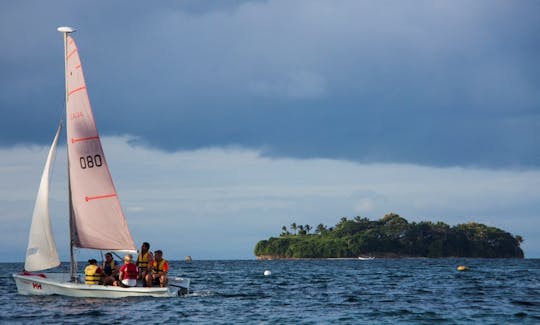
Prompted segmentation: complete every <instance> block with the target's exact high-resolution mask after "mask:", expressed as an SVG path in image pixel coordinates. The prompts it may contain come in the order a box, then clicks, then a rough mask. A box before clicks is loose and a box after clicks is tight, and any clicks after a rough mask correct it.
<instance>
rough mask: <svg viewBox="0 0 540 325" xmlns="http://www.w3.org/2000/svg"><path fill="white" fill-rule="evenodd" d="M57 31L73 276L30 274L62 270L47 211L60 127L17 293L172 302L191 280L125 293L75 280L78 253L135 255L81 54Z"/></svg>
mask: <svg viewBox="0 0 540 325" xmlns="http://www.w3.org/2000/svg"><path fill="white" fill-rule="evenodd" d="M58 31H59V32H61V33H63V34H64V59H65V77H66V133H67V139H68V145H67V146H68V196H69V224H70V239H71V240H70V243H71V245H70V255H71V272H70V273H32V272H37V271H42V270H47V269H51V268H54V267H57V266H59V265H60V259H59V258H58V252H57V250H56V245H55V241H54V237H53V235H52V230H51V222H50V217H49V207H48V200H49V177H50V171H51V163H52V161H53V158H54V155H55V153H56V145H57V143H58V138H59V135H60V131H61V129H62V123H60V125H59V126H58V130H57V131H56V136H55V137H54V141H53V143H52V145H51V148H50V150H49V154H48V156H47V160H46V163H45V167H44V169H43V174H42V176H41V182H40V185H39V190H38V194H37V198H36V203H35V206H34V213H33V216H32V224H31V226H30V235H29V240H28V249H27V251H26V260H25V263H24V270H25V271H24V272H21V273H15V274H13V278H14V279H15V283H16V285H17V290H18V291H19V293H20V294H23V295H53V294H58V295H64V296H73V297H95V298H121V297H131V296H153V297H171V296H178V294H179V293H185V292H187V291H188V290H189V279H184V278H177V277H176V278H175V277H171V276H169V285H168V286H167V287H164V288H161V287H159V288H158V287H152V288H146V287H132V288H122V287H114V286H104V285H89V284H85V283H84V281H81V280H80V279H79V276H78V275H77V263H76V260H75V256H74V248H88V249H97V250H109V251H124V252H132V253H136V248H135V244H134V241H133V239H132V237H131V233H130V231H129V228H128V225H127V221H126V218H125V217H124V213H123V212H122V207H121V205H120V200H119V199H118V195H117V193H116V189H115V186H114V184H113V181H112V177H111V174H110V171H109V168H108V166H107V161H106V160H105V155H104V153H103V148H102V147H101V141H100V137H99V133H98V130H97V128H96V124H95V121H94V115H93V113H92V108H91V107H90V101H89V99H88V93H87V90H86V83H85V80H84V75H83V71H82V66H81V60H80V57H79V53H78V49H77V46H76V44H75V41H74V39H73V38H72V37H71V36H70V33H72V32H74V29H72V28H70V27H59V28H58Z"/></svg>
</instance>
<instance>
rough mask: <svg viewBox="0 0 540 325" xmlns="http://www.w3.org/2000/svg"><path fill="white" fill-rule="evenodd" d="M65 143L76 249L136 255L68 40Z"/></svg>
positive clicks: (74, 51) (75, 54)
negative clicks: (132, 252) (124, 251)
mask: <svg viewBox="0 0 540 325" xmlns="http://www.w3.org/2000/svg"><path fill="white" fill-rule="evenodd" d="M66 88H67V89H66V91H67V99H66V100H67V108H66V110H67V111H66V124H67V142H68V159H69V179H70V184H69V186H70V191H71V210H72V213H71V214H72V216H71V232H72V240H73V245H74V246H76V247H81V248H92V249H103V250H135V244H134V242H133V239H132V237H131V233H130V232H129V228H128V225H127V222H126V218H125V216H124V213H123V212H122V207H121V205H120V200H119V199H118V194H117V193H116V189H115V187H114V184H113V181H112V178H111V174H110V171H109V167H108V166H107V161H106V159H105V155H104V153H103V148H102V147H101V141H100V138H99V133H98V131H97V128H96V123H95V120H94V115H93V113H92V108H91V106H90V100H89V98H88V92H87V90H86V83H85V81H84V75H83V70H82V66H81V60H80V57H79V53H78V50H77V45H76V44H75V41H74V40H73V38H72V37H70V36H68V37H67V51H66Z"/></svg>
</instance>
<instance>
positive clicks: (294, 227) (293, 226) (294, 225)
mask: <svg viewBox="0 0 540 325" xmlns="http://www.w3.org/2000/svg"><path fill="white" fill-rule="evenodd" d="M291 229H292V230H293V231H294V234H295V235H296V229H298V227H297V226H296V222H293V223H291Z"/></svg>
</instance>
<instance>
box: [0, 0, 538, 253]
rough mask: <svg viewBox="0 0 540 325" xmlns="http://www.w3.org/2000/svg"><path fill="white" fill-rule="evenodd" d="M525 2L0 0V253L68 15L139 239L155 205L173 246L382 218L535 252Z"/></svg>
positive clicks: (241, 243) (532, 68) (25, 198)
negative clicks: (471, 228) (496, 235)
mask: <svg viewBox="0 0 540 325" xmlns="http://www.w3.org/2000/svg"><path fill="white" fill-rule="evenodd" d="M539 13H540V2H538V1H520V2H511V1H407V2H403V1H352V0H351V1H275V0H269V1H216V2H215V1H160V2H157V3H152V6H149V5H147V4H146V3H144V2H142V1H114V2H111V1H92V2H73V1H49V2H44V1H37V0H35V1H3V2H0V44H1V46H0V72H1V73H0V112H1V114H2V118H1V119H0V153H1V154H2V157H1V160H0V161H1V164H0V184H1V185H0V193H3V196H2V199H0V203H1V204H0V207H1V208H0V209H1V210H0V215H1V216H2V217H3V218H4V219H5V220H8V224H9V226H10V227H12V228H9V229H15V230H14V231H11V230H10V231H8V232H6V233H4V234H3V236H4V238H5V239H6V240H8V239H9V240H13V243H16V249H15V250H13V249H10V250H9V251H10V252H14V253H13V256H14V257H13V258H14V259H17V258H18V256H21V257H20V258H21V259H22V254H23V252H24V247H25V240H26V233H27V227H28V225H27V224H25V223H23V222H22V221H25V220H28V222H29V220H30V214H31V211H32V206H33V200H34V196H35V191H36V190H37V183H38V181H39V175H40V172H41V168H42V164H43V161H44V159H45V157H44V155H45V154H44V152H45V151H46V149H45V147H46V146H47V145H49V143H50V141H51V139H52V136H53V134H54V131H55V129H56V126H57V123H58V120H59V119H60V117H61V115H62V113H63V110H64V104H63V100H64V84H63V83H64V75H63V60H62V51H63V48H62V46H63V43H62V39H61V35H60V34H59V33H58V32H57V31H56V28H57V27H58V26H60V25H71V26H73V27H76V28H77V29H78V31H77V32H76V33H75V34H74V37H75V39H76V41H77V43H78V46H79V50H80V55H81V59H82V63H83V67H84V72H85V76H86V81H87V86H88V91H89V95H90V100H91V103H92V107H93V110H94V113H95V116H96V120H97V124H98V128H99V130H100V132H101V134H102V136H104V137H105V138H106V139H109V141H112V144H109V145H107V144H105V146H106V147H105V150H106V154H107V156H108V161H109V162H110V164H111V166H113V170H112V173H113V177H114V178H115V181H116V183H117V186H118V188H119V192H120V196H121V199H122V202H123V203H124V205H125V208H126V215H127V216H128V222H129V224H130V226H131V228H132V231H133V232H134V234H135V237H136V241H137V242H140V241H143V240H150V241H151V240H152V239H154V238H159V237H160V236H161V234H160V233H154V232H153V231H154V230H152V232H150V233H149V232H146V231H147V229H148V227H149V224H153V223H152V221H151V220H152V218H158V220H161V221H162V222H163V223H164V224H166V225H171V227H168V228H169V229H168V230H167V233H166V236H167V238H171V239H170V240H169V244H167V245H170V246H169V247H166V248H167V249H169V250H175V254H176V256H175V257H177V258H182V257H183V256H182V254H187V253H191V254H193V255H198V256H200V257H203V258H238V257H241V258H248V257H250V256H251V252H252V248H253V247H252V245H254V244H255V242H256V241H257V240H259V239H262V238H265V237H268V236H270V235H275V234H277V233H278V232H279V231H280V229H281V226H282V225H283V224H290V223H291V222H293V221H296V222H299V223H303V224H305V223H309V224H318V223H319V222H323V223H326V224H328V225H332V224H334V223H335V222H336V221H337V220H338V219H339V218H340V217H342V216H349V217H353V216H355V215H362V216H366V217H369V218H379V217H381V216H382V215H383V214H384V213H387V212H396V213H400V214H401V215H403V216H404V217H406V218H407V219H409V220H413V221H419V220H426V219H427V220H435V221H438V220H440V221H444V222H447V223H449V224H456V223H460V222H466V221H472V220H474V221H479V222H484V223H487V224H489V225H493V226H497V227H501V228H504V229H506V230H509V231H511V232H513V233H516V234H519V235H522V236H524V237H525V243H524V247H525V253H526V254H527V255H528V256H531V255H532V256H536V257H538V256H540V243H539V242H538V241H536V239H534V238H540V236H539V235H540V234H538V233H537V232H538V230H535V229H540V228H539V227H538V221H537V220H540V201H539V198H538V195H537V194H536V193H538V184H540V177H539V175H538V170H539V167H540V136H539V131H538V130H540V61H539V60H538V57H540V19H539ZM120 153H123V154H120ZM129 155H132V156H129ZM135 157H136V159H137V160H134V159H135ZM130 159H131V160H130ZM58 160H60V158H58ZM62 168H63V167H59V169H60V170H62ZM61 173H62V172H60V173H57V176H58V174H60V175H61ZM60 177H61V176H60ZM13 184H17V185H18V186H16V189H14V186H13ZM59 184H63V183H62V182H61V181H60V183H59ZM55 186H57V188H55V189H56V190H57V192H58V194H55V195H57V196H56V197H55V203H54V204H52V208H53V209H56V211H57V218H59V219H57V220H55V221H56V222H55V227H57V228H56V231H57V232H59V233H60V234H62V233H63V231H62V229H63V228H61V227H62V226H61V223H62V222H61V221H62V218H63V217H62V214H64V213H65V211H66V208H65V202H64V201H63V200H65V198H64V196H65V193H64V192H62V186H64V187H65V185H55ZM21 220H22V221H21ZM6 229H7V228H6ZM148 234H150V235H151V236H149V237H150V238H146V237H145V236H147V235H148ZM201 234H202V235H201ZM223 234H229V237H227V245H224V246H223V247H219V249H218V248H216V247H217V246H219V238H221V237H220V236H222V235H223ZM61 236H62V235H61ZM0 237H2V236H0ZM143 237H144V238H143ZM212 238H214V239H212ZM216 238H218V239H216ZM204 243H206V244H204ZM14 245H15V244H14ZM174 245H176V246H174ZM164 246H165V245H164ZM4 247H9V245H8V246H4ZM177 247H181V248H182V249H178V248H177ZM184 248H186V250H184ZM4 253H5V254H8V255H9V256H12V255H11V253H7V252H4ZM6 256H7V255H6ZM15 256H17V257H15Z"/></svg>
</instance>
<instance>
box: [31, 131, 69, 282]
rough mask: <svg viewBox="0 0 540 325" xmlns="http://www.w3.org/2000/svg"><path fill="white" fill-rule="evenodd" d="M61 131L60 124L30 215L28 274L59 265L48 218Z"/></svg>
mask: <svg viewBox="0 0 540 325" xmlns="http://www.w3.org/2000/svg"><path fill="white" fill-rule="evenodd" d="M61 129H62V125H61V124H60V125H59V126H58V130H57V131H56V136H55V137H54V140H53V143H52V145H51V147H50V149H49V154H48V155H47V161H46V162H45V167H44V168H43V174H42V175H41V181H40V184H39V190H38V194H37V197H36V203H35V206H34V213H33V215H32V224H31V226H30V235H29V236H28V249H27V250H26V259H25V262H24V269H25V270H26V271H30V272H34V271H41V270H46V269H50V268H53V267H56V266H58V265H60V259H59V258H58V251H57V250H56V243H55V242H54V236H53V233H52V227H51V218H50V216H49V180H50V175H51V171H52V162H53V160H54V156H55V154H56V146H57V144H58V138H59V136H60V131H61Z"/></svg>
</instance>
